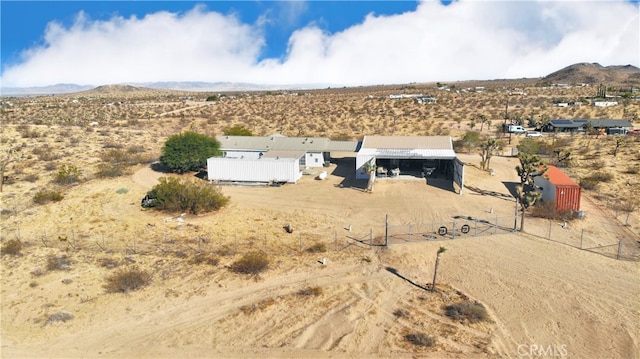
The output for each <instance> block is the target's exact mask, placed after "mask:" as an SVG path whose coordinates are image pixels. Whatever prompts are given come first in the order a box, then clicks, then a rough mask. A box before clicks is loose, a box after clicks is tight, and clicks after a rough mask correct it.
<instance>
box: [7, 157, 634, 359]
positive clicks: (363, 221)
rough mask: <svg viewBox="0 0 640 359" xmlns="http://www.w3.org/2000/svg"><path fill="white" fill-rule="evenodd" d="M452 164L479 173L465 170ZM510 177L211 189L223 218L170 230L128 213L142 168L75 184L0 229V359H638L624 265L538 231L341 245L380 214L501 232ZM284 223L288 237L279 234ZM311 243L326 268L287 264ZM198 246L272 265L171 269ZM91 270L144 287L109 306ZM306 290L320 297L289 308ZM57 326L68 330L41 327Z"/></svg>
mask: <svg viewBox="0 0 640 359" xmlns="http://www.w3.org/2000/svg"><path fill="white" fill-rule="evenodd" d="M461 158H462V160H463V161H465V162H468V163H470V164H472V163H477V161H478V158H477V155H476V156H465V155H461ZM344 161H348V160H346V159H345V160H344ZM514 166H515V160H514V159H512V158H502V157H495V158H494V159H493V160H492V168H494V169H495V171H496V174H495V176H491V175H489V174H488V173H486V172H482V171H479V170H478V169H477V168H475V167H473V166H471V165H470V166H467V167H466V183H467V185H468V186H469V187H470V188H475V189H476V190H475V191H474V190H470V189H466V190H465V192H464V193H463V194H462V195H460V194H456V193H454V192H451V191H448V190H444V189H442V188H440V186H441V185H442V184H441V183H438V182H433V181H432V183H430V184H425V181H424V180H423V179H403V180H400V181H397V180H396V181H394V180H381V181H378V182H377V183H376V186H375V192H374V193H373V194H366V193H363V192H362V190H361V187H362V186H363V185H364V184H363V183H358V182H354V181H353V180H352V179H350V178H349V176H348V171H342V170H341V169H339V168H337V167H336V166H335V165H334V166H333V167H331V168H330V171H332V175H330V176H329V178H328V179H327V180H325V181H318V180H314V179H313V176H305V177H304V178H303V179H302V181H301V182H300V183H298V184H296V185H285V186H283V187H278V188H269V187H232V186H228V187H222V191H223V192H224V193H225V194H227V195H229V196H230V197H231V205H230V206H229V207H228V208H225V209H224V210H222V211H221V212H219V213H215V214H210V215H204V216H197V217H196V216H184V217H181V219H180V220H181V221H183V222H182V223H181V222H180V221H178V220H177V219H176V217H174V218H173V219H170V220H169V218H168V216H167V215H163V214H157V213H155V212H153V211H143V210H141V209H140V206H139V200H140V198H141V197H142V196H143V195H144V193H145V192H146V191H147V190H148V189H149V188H150V187H151V186H153V184H154V183H155V181H157V178H158V177H160V176H162V174H159V173H154V172H153V171H151V170H149V169H148V168H140V169H139V170H138V171H136V173H135V174H134V175H132V176H131V177H125V178H120V179H117V180H110V181H107V180H104V181H103V180H93V181H90V182H88V183H84V184H82V185H79V186H76V187H74V188H72V189H71V190H69V192H68V193H66V197H65V200H64V201H62V202H59V203H54V204H50V205H47V206H41V207H37V208H35V209H33V210H30V211H29V212H28V213H21V214H20V215H18V216H14V217H11V218H10V219H9V220H8V221H6V222H5V223H4V225H3V236H5V238H7V237H13V236H16V237H18V236H19V237H20V238H21V239H22V240H23V241H24V242H25V243H26V244H27V247H26V248H25V249H24V250H23V256H21V257H10V256H4V257H3V258H2V267H1V274H2V289H1V299H2V303H1V309H2V326H1V329H2V332H1V336H2V343H1V344H2V346H1V351H2V352H1V355H2V357H3V358H41V357H51V358H54V357H55V358H75V357H85V358H98V357H101V358H158V357H165V358H184V357H198V358H200V357H201V358H211V357H229V358H234V357H238V358H253V357H281V358H300V357H333V358H341V357H345V358H347V357H348V358H370V357H380V358H382V357H385V358H386V357H401V358H402V357H406V358H410V357H411V358H413V357H425V358H448V357H449V358H460V357H464V358H468V357H491V358H493V357H495V358H498V357H545V356H547V357H548V356H555V357H559V356H561V357H570V358H635V357H638V356H639V355H640V349H639V344H638V338H639V334H640V333H639V328H638V323H639V322H640V305H639V304H638V303H640V301H639V299H640V280H639V279H638V278H640V277H639V274H640V271H639V269H640V264H639V263H638V262H632V261H618V260H615V259H611V258H608V257H605V256H602V255H598V254H595V253H591V252H588V251H580V250H578V249H576V248H573V247H570V246H567V245H563V244H559V243H555V242H552V241H548V240H546V239H545V238H544V231H543V230H546V229H547V227H548V225H547V222H546V221H541V220H537V219H530V220H528V222H527V228H530V231H531V232H536V230H540V231H542V232H541V233H542V234H541V235H539V236H533V235H527V234H517V233H511V234H500V235H495V236H479V237H471V236H467V237H465V238H462V239H456V240H443V241H420V242H413V243H407V244H393V245H391V246H390V247H388V248H383V247H369V246H367V245H364V244H362V243H360V242H357V241H355V240H352V239H350V238H349V237H352V238H368V233H371V234H372V236H373V237H379V236H381V235H382V234H383V232H384V226H383V223H384V218H385V215H386V214H388V215H389V218H390V222H391V223H392V224H403V223H405V224H406V223H417V222H431V221H437V222H439V221H450V220H451V219H452V217H453V216H456V215H464V216H474V217H477V218H487V219H490V218H492V217H493V216H509V215H512V214H513V211H514V202H513V199H512V198H511V199H509V198H508V194H509V190H508V187H507V186H505V183H511V182H515V181H517V178H516V176H515V171H514V170H513V168H514ZM341 171H342V172H341ZM123 189H126V191H124V190H123ZM585 202H587V204H586V205H587V206H589V204H588V201H585ZM489 209H493V210H492V211H489ZM585 210H586V212H587V215H588V216H591V217H588V218H590V219H591V220H590V221H589V220H588V221H581V222H575V223H572V226H579V227H581V228H584V229H586V230H588V231H592V232H593V231H596V228H592V227H600V226H601V225H602V223H604V222H605V219H604V218H603V217H600V215H599V216H598V217H597V218H596V217H595V216H596V214H597V211H596V210H597V208H595V207H594V208H593V209H591V208H589V207H587V208H586V209H585ZM489 212H491V213H489ZM286 223H291V224H292V225H293V226H294V228H295V229H296V230H295V232H294V234H291V235H290V234H286V233H285V232H284V231H283V229H282V226H283V225H285V224H286ZM350 226H351V232H349V231H347V230H346V228H349V227H350ZM553 226H554V227H553V231H557V230H560V229H559V225H558V224H553ZM612 227H615V228H618V227H619V226H615V225H613V224H612ZM624 231H625V229H624V228H623V229H618V232H614V231H611V232H605V234H603V235H602V236H601V237H602V238H600V239H599V240H601V241H602V243H604V244H606V243H610V242H616V241H617V239H618V236H622V235H626V236H627V237H629V236H630V235H629V234H628V233H626V232H624ZM572 233H574V232H572ZM597 233H600V232H597ZM62 237H64V238H65V239H66V241H60V239H61V238H62ZM134 238H135V241H134ZM196 240H197V241H196ZM636 240H637V238H636ZM318 241H319V242H323V243H326V244H327V245H328V248H329V250H328V251H327V252H326V253H322V254H310V253H307V252H305V251H300V250H299V249H300V248H299V243H302V247H303V248H306V247H308V246H309V245H310V244H312V243H314V242H318ZM201 243H202V244H201ZM45 244H46V245H47V246H45ZM201 245H202V248H201V249H202V250H205V251H215V250H217V249H219V248H221V247H224V246H231V247H234V248H235V249H236V250H237V251H238V252H240V253H242V252H246V251H248V250H256V249H260V250H265V251H266V252H267V253H268V254H269V256H270V258H271V260H272V264H271V266H270V269H269V270H268V271H267V272H265V273H263V274H261V275H260V276H257V277H245V276H240V275H237V274H234V273H232V272H230V271H229V270H228V268H227V267H228V266H229V264H231V263H232V262H233V261H234V260H235V259H237V258H238V256H239V254H237V255H226V256H225V255H221V256H220V263H219V264H218V265H217V266H215V267H211V266H206V265H194V264H189V261H188V258H185V256H190V255H191V253H193V250H195V249H197V248H200V246H201ZM440 246H445V247H446V248H447V251H446V252H445V253H444V254H443V255H442V260H441V264H440V270H439V283H440V285H439V287H438V288H439V291H438V292H437V293H431V292H429V291H426V290H425V288H424V287H425V285H426V283H428V282H430V281H431V278H432V276H433V265H434V260H435V253H436V251H437V249H438V248H439V247H440ZM336 249H339V250H336ZM134 251H135V252H136V253H134ZM59 253H67V254H69V255H70V256H71V258H72V259H73V261H74V262H73V264H72V266H71V269H70V270H68V271H46V270H44V271H43V270H42V269H43V268H44V267H45V264H46V260H47V258H48V256H50V255H53V254H59ZM185 253H186V254H185ZM218 253H219V252H218ZM321 257H325V258H326V260H327V262H326V265H324V266H323V265H321V264H320V263H319V260H320V259H321ZM103 258H110V259H113V260H116V261H118V262H119V263H122V264H123V265H131V264H132V263H134V262H135V264H136V265H139V266H140V267H142V268H145V269H148V270H150V271H152V272H153V282H152V284H151V285H150V286H149V287H147V288H145V289H143V290H141V291H138V292H133V293H129V294H126V295H125V294H108V293H105V290H104V288H103V284H104V279H105V277H106V276H107V275H109V274H110V273H111V272H112V271H113V269H107V268H105V267H103V266H101V265H99V263H100V260H101V259H103ZM125 263H126V264H125ZM314 287H319V288H321V292H322V294H320V295H318V296H301V295H300V294H298V293H299V291H300V290H303V289H305V288H314ZM466 297H468V298H471V299H472V300H477V301H480V302H481V303H483V304H484V305H485V306H486V307H487V309H488V311H489V314H490V318H491V320H490V321H488V322H483V323H478V324H468V323H464V322H457V321H453V320H451V319H449V318H447V317H446V316H445V315H444V308H443V307H444V306H446V305H448V304H452V303H455V302H458V301H460V300H462V299H463V298H466ZM399 310H402V311H403V312H402V313H405V314H403V315H397V313H398V311H399ZM61 311H65V312H69V313H72V314H73V316H74V318H73V319H71V320H69V321H66V322H48V321H47V319H48V318H49V317H50V315H51V314H54V313H59V312H61ZM417 332H421V333H426V334H429V335H432V336H433V337H435V338H436V343H437V344H436V345H435V347H432V348H422V347H417V346H414V345H412V344H410V343H408V342H407V341H406V340H405V339H404V336H405V335H407V334H411V333H417ZM540 348H542V349H540ZM540 350H543V351H542V352H541V351H540ZM540 353H542V354H543V355H540Z"/></svg>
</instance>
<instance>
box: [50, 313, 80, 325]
mask: <svg viewBox="0 0 640 359" xmlns="http://www.w3.org/2000/svg"><path fill="white" fill-rule="evenodd" d="M73 318H75V316H74V315H73V314H72V313H69V312H65V311H60V312H56V313H53V314H51V315H49V316H48V317H47V321H46V322H44V325H45V326H46V325H49V324H51V323H55V322H66V321H69V320H71V319H73Z"/></svg>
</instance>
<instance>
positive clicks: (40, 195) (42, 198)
mask: <svg viewBox="0 0 640 359" xmlns="http://www.w3.org/2000/svg"><path fill="white" fill-rule="evenodd" d="M63 198H64V196H63V195H62V193H60V192H59V191H54V190H50V189H41V190H39V191H38V192H36V194H35V195H34V196H33V202H34V203H36V204H46V203H49V202H60V201H62V199H63Z"/></svg>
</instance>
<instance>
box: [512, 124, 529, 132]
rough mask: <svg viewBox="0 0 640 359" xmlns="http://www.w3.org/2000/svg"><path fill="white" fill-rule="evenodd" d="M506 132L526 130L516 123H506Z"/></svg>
mask: <svg viewBox="0 0 640 359" xmlns="http://www.w3.org/2000/svg"><path fill="white" fill-rule="evenodd" d="M507 132H510V133H527V130H526V129H525V128H524V127H522V126H518V125H507Z"/></svg>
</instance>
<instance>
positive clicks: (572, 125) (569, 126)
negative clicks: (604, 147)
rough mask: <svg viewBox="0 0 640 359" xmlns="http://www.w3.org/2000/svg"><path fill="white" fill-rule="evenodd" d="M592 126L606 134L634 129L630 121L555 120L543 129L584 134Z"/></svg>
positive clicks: (544, 130)
mask: <svg viewBox="0 0 640 359" xmlns="http://www.w3.org/2000/svg"><path fill="white" fill-rule="evenodd" d="M589 124H591V126H592V127H593V129H594V130H599V131H601V132H604V133H606V134H610V135H612V134H621V133H626V132H627V131H629V130H631V129H632V128H633V125H632V124H631V122H629V121H628V120H609V119H601V120H590V119H566V120H565V119H555V120H551V121H549V123H548V124H546V125H545V126H543V127H542V131H543V132H584V131H585V130H586V128H587V127H588V126H589Z"/></svg>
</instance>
